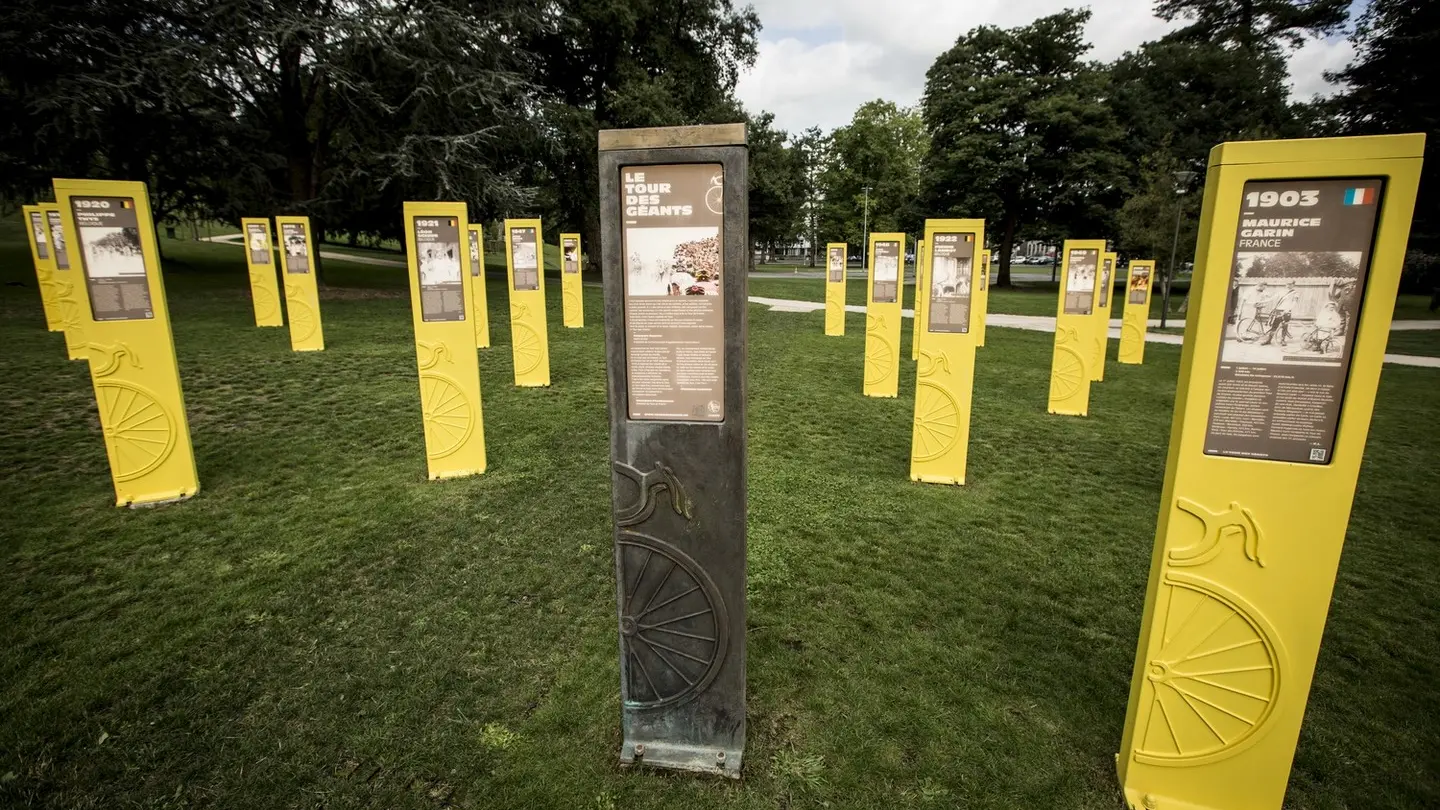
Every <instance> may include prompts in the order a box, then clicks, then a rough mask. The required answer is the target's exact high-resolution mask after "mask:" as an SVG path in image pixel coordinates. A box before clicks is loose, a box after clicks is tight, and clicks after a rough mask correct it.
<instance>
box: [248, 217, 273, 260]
mask: <svg viewBox="0 0 1440 810" xmlns="http://www.w3.org/2000/svg"><path fill="white" fill-rule="evenodd" d="M268 230H269V226H266V225H261V224H260V223H258V222H250V223H247V224H246V225H245V241H246V243H247V245H248V250H249V251H250V263H251V264H269V263H270V234H268V233H266V231H268ZM272 272H273V271H272Z"/></svg>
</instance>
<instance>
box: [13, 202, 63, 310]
mask: <svg viewBox="0 0 1440 810" xmlns="http://www.w3.org/2000/svg"><path fill="white" fill-rule="evenodd" d="M20 211H21V215H22V216H23V217H24V218H25V236H26V239H27V241H29V243H30V261H31V263H32V264H34V265H35V285H36V290H37V291H38V292H39V293H40V307H41V309H42V311H43V312H44V313H45V328H46V329H49V330H50V331H51V332H63V331H65V327H64V325H63V324H62V323H61V321H60V317H59V315H57V314H56V308H57V305H56V303H55V257H54V256H53V255H52V254H51V252H50V228H49V226H48V225H47V224H46V222H45V211H44V210H43V209H41V208H40V206H38V205H25V206H21V209H20Z"/></svg>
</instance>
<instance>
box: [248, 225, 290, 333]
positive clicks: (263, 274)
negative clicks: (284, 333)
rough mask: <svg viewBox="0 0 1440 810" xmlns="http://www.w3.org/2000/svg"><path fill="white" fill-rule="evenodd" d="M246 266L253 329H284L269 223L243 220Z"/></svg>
mask: <svg viewBox="0 0 1440 810" xmlns="http://www.w3.org/2000/svg"><path fill="white" fill-rule="evenodd" d="M240 227H241V229H242V230H243V233H244V234H245V266H246V269H247V270H248V272H249V275H250V303H251V306H252V308H253V309H254V310H255V325H256V326H284V325H285V317H284V315H282V314H281V311H280V282H279V281H278V280H277V279H276V277H275V249H274V246H273V245H272V244H271V242H270V220H268V219H242V220H240Z"/></svg>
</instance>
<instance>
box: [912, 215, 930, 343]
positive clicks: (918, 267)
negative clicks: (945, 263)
mask: <svg viewBox="0 0 1440 810" xmlns="http://www.w3.org/2000/svg"><path fill="white" fill-rule="evenodd" d="M925 253H926V252H925V240H924V239H919V240H916V242H915V295H914V300H913V301H911V302H910V359H911V360H919V359H920V335H921V334H922V332H923V331H924V330H922V329H921V328H920V322H921V321H922V320H924V317H925V302H926V298H925V296H924V295H921V294H920V290H921V288H922V287H924V285H925V284H926V283H927V282H926V278H927V277H928V276H927V272H928V271H927V267H926V264H925Z"/></svg>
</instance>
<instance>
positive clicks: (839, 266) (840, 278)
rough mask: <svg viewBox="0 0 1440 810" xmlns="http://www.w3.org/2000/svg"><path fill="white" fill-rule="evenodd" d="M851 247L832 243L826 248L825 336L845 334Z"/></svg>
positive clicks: (841, 243)
mask: <svg viewBox="0 0 1440 810" xmlns="http://www.w3.org/2000/svg"><path fill="white" fill-rule="evenodd" d="M849 247H850V246H849V245H847V244H845V243H844V242H831V243H830V244H828V245H826V246H825V334H827V335H830V336H832V337H834V336H838V335H843V334H845V275H846V269H847V264H848V261H849V259H848V256H847V252H848V250H849Z"/></svg>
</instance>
